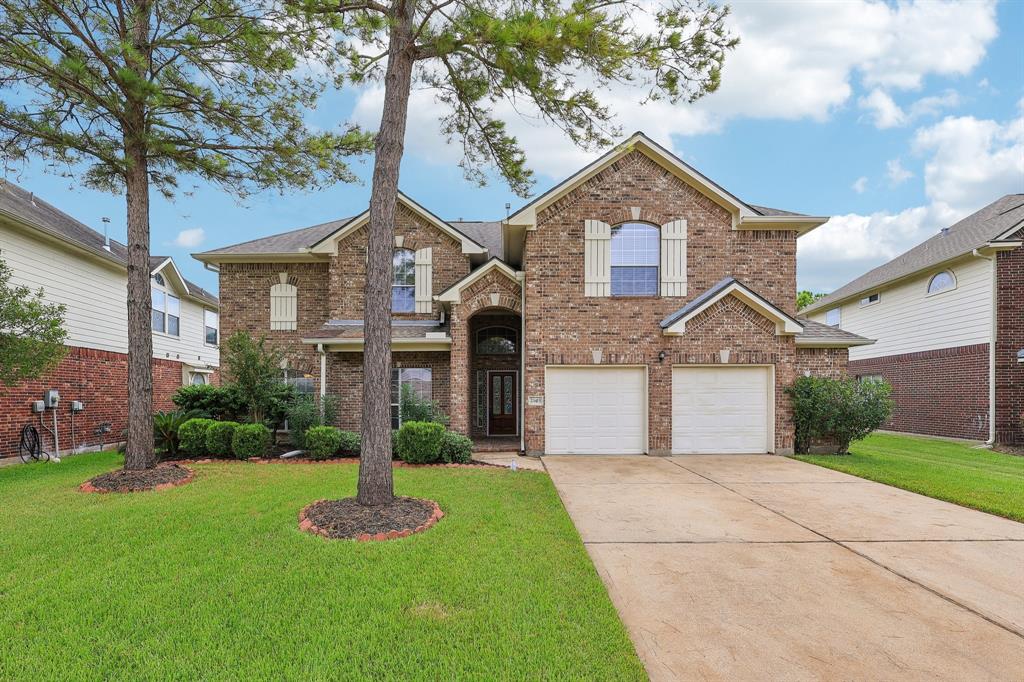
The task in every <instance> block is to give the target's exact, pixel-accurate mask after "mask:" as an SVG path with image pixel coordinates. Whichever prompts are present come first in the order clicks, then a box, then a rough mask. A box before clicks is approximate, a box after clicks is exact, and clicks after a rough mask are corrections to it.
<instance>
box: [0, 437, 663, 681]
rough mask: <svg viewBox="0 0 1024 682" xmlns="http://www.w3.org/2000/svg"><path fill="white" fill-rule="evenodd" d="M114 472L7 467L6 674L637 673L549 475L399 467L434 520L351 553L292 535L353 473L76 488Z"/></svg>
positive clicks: (90, 465)
mask: <svg viewBox="0 0 1024 682" xmlns="http://www.w3.org/2000/svg"><path fill="white" fill-rule="evenodd" d="M120 463H121V461H120V459H119V457H118V456H117V455H115V454H113V453H103V454H96V455H83V456H79V457H70V458H67V459H65V460H64V461H63V462H62V463H60V464H48V463H41V464H32V465H26V466H14V467H8V468H4V469H0V642H3V646H0V679H12V678H15V679H26V680H29V679H31V680H37V679H73V680H88V679H171V678H174V679H207V680H209V679H274V680H278V679H302V680H316V679H429V680H437V679H455V678H475V679H540V678H546V679H551V678H577V679H644V672H643V668H642V666H641V664H640V662H639V660H638V659H637V657H636V654H635V653H634V650H633V647H632V645H631V643H630V641H629V638H628V636H627V634H626V631H625V629H624V628H623V626H622V624H621V622H620V621H619V619H618V616H617V615H616V613H615V610H614V608H613V607H612V604H611V602H610V601H609V599H608V595H607V593H606V592H605V589H604V586H603V585H602V583H601V581H600V579H599V578H598V576H597V574H596V572H595V570H594V568H593V566H592V565H591V563H590V560H589V558H588V557H587V554H586V551H585V550H584V548H583V545H582V543H581V542H580V539H579V536H578V534H577V533H576V530H575V529H574V528H573V526H572V523H571V522H570V521H569V518H568V517H567V516H566V513H565V511H564V509H563V508H562V505H561V503H560V501H559V499H558V496H557V494H556V493H555V489H554V487H553V486H552V484H551V481H550V479H549V478H548V477H547V476H546V475H543V474H537V473H530V472H510V471H507V470H498V469H494V470H490V469H446V468H433V469H396V471H395V483H396V490H397V491H398V492H399V493H400V494H404V495H411V496H417V497H428V498H432V499H434V500H437V502H438V503H440V505H441V508H442V509H443V510H444V511H445V513H446V516H445V517H444V518H443V519H442V520H441V521H440V523H438V525H437V526H435V527H434V528H433V529H431V530H429V531H427V532H425V533H423V534H421V535H416V536H413V537H410V538H405V539H402V540H393V541H387V542H367V543H355V542H352V541H326V540H324V539H323V538H319V537H315V536H312V535H310V534H307V533H303V532H300V531H299V529H298V524H297V514H298V511H299V509H300V508H301V507H302V506H303V505H305V504H307V503H309V502H311V501H313V500H316V499H319V498H325V497H326V498H332V497H342V496H347V495H351V494H353V493H354V490H355V479H356V467H355V466H354V465H341V464H321V465H304V464H245V463H213V464H206V465H198V466H195V469H196V472H197V473H196V478H195V480H194V481H193V482H192V483H190V484H188V485H186V486H183V487H180V488H175V489H172V490H167V491H162V492H156V493H152V492H149V493H135V494H131V495H119V494H110V495H97V494H86V493H81V492H79V491H78V489H77V488H78V485H79V484H80V483H81V482H82V481H85V480H86V479H88V478H90V477H92V476H95V475H96V474H98V473H101V472H103V471H106V470H110V469H113V468H115V467H117V466H120Z"/></svg>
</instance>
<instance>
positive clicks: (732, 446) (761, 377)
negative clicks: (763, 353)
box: [672, 365, 771, 454]
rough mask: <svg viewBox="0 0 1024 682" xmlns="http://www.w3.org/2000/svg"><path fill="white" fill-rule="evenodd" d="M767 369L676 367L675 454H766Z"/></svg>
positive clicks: (673, 417)
mask: <svg viewBox="0 0 1024 682" xmlns="http://www.w3.org/2000/svg"><path fill="white" fill-rule="evenodd" d="M770 377H771V368H769V367H741V366H736V365H732V366H729V367H675V368H673V369H672V452H673V453H676V454H698V453H756V452H767V451H768V450H769V444H768V434H769V429H768V419H769V410H768V406H769V403H770V401H769V383H770V380H771V379H770Z"/></svg>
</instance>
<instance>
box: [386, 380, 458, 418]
mask: <svg viewBox="0 0 1024 682" xmlns="http://www.w3.org/2000/svg"><path fill="white" fill-rule="evenodd" d="M398 410H399V413H400V414H401V415H402V423H403V424H404V423H405V422H407V421H410V422H437V423H439V424H444V425H445V427H446V428H447V426H448V421H449V420H448V415H446V414H445V413H444V412H442V411H441V407H440V405H439V404H438V402H437V401H436V400H428V399H426V398H421V397H420V395H419V394H418V393H416V391H415V390H413V387H412V386H410V385H409V384H402V393H401V396H400V397H399V406H398Z"/></svg>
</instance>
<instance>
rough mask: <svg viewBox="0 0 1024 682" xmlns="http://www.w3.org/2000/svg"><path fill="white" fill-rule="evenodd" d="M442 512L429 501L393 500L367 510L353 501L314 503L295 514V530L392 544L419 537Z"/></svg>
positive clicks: (332, 537) (352, 498) (336, 538)
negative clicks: (414, 535) (296, 527)
mask: <svg viewBox="0 0 1024 682" xmlns="http://www.w3.org/2000/svg"><path fill="white" fill-rule="evenodd" d="M442 516H444V512H443V511H441V508H440V507H439V506H437V502H434V501H433V500H421V499H419V498H416V497H396V498H395V500H394V502H392V503H391V504H384V505H379V506H376V507H367V506H363V505H361V504H359V501H358V500H357V499H356V498H354V497H346V498H344V499H342V500H317V501H316V502H313V503H311V504H308V505H306V506H305V507H303V509H302V511H300V512H299V530H303V531H306V532H307V533H313V534H314V535H321V536H323V537H325V538H329V539H333V540H360V541H366V540H393V539H395V538H404V537H408V536H410V535H412V534H413V533H422V532H423V531H425V530H427V529H428V528H430V527H431V526H433V525H434V524H435V523H437V522H438V521H439V520H440V519H441V517H442Z"/></svg>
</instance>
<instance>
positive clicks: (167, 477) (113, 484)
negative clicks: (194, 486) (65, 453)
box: [79, 464, 195, 493]
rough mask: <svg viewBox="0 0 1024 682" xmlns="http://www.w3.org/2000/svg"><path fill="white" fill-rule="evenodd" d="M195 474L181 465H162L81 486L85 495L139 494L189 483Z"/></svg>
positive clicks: (107, 476)
mask: <svg viewBox="0 0 1024 682" xmlns="http://www.w3.org/2000/svg"><path fill="white" fill-rule="evenodd" d="M194 476H195V472H194V471H192V470H191V469H189V468H188V467H185V466H181V465H180V464H161V465H160V466H158V467H156V468H154V469H142V470H140V471H129V470H127V469H118V470H117V471H111V472H109V473H106V474H100V475H99V476H96V477H95V478H90V479H89V480H88V481H86V482H85V483H83V484H82V485H81V486H79V490H81V491H82V492H84V493H138V492H145V491H148V490H166V489H167V488H174V487H176V486H179V485H185V484H186V483H189V482H190V481H191V480H192V478H193V477H194Z"/></svg>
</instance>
